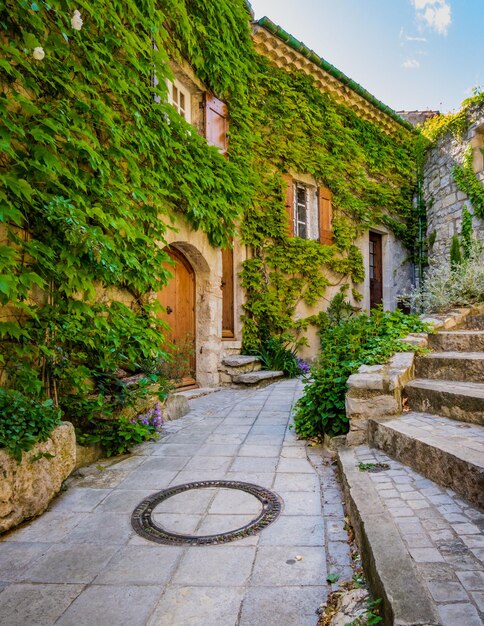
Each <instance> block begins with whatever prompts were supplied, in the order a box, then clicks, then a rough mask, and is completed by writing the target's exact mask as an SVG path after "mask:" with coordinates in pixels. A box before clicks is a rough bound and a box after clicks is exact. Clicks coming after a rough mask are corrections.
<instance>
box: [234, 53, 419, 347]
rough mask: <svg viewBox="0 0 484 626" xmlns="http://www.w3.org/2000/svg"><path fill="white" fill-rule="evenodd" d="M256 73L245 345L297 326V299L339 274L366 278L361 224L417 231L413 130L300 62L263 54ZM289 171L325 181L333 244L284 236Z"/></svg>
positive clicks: (319, 291)
mask: <svg viewBox="0 0 484 626" xmlns="http://www.w3.org/2000/svg"><path fill="white" fill-rule="evenodd" d="M257 77H258V81H257V90H255V89H254V91H253V93H252V97H251V102H252V103H253V108H254V122H253V124H254V129H255V130H256V133H257V141H255V142H254V145H253V150H254V159H255V171H256V174H257V184H256V192H255V199H254V202H253V204H252V205H251V206H250V207H249V208H248V209H247V210H246V213H245V216H244V220H243V223H242V224H241V235H242V238H243V241H244V242H245V243H246V244H248V245H250V246H251V247H252V249H253V250H254V259H250V260H248V261H246V262H245V264H244V269H243V272H242V281H243V286H244V288H245V290H246V293H247V304H246V306H245V320H244V322H245V325H244V347H245V349H246V350H249V351H256V350H257V349H258V347H259V345H260V342H261V340H263V339H264V338H266V337H269V336H272V335H274V334H280V333H284V332H286V331H288V330H290V329H291V328H293V327H294V314H295V311H296V308H297V305H298V304H299V303H300V302H304V303H305V304H307V305H309V306H311V305H314V304H315V303H316V302H317V301H318V300H319V299H320V298H322V297H323V296H324V293H325V290H326V287H327V286H328V285H329V284H339V283H340V282H341V281H342V280H343V278H344V277H348V278H350V280H352V281H353V283H355V284H357V283H360V282H362V281H363V279H364V270H363V261H362V256H361V253H360V251H359V249H358V248H357V247H356V246H355V245H354V241H355V239H356V238H357V237H358V236H359V235H360V234H362V233H363V232H364V231H365V230H368V228H370V227H371V226H376V225H377V224H382V223H383V224H386V225H388V226H389V227H390V228H391V229H392V230H394V231H396V232H398V235H400V236H401V237H402V239H403V240H404V241H405V243H407V245H408V246H409V248H410V249H412V247H413V243H414V240H415V235H416V220H415V215H414V209H413V206H412V196H413V193H414V188H415V182H416V162H415V142H414V139H415V137H414V136H413V135H412V133H410V132H409V131H408V130H406V129H405V128H404V127H402V128H401V129H398V130H397V131H395V133H394V134H393V135H388V134H386V133H385V132H383V130H382V129H381V128H379V127H378V126H377V125H375V124H373V123H371V122H369V121H366V120H364V119H362V118H361V117H359V116H358V115H356V114H355V113H354V112H353V111H351V110H350V109H348V108H347V107H346V106H343V105H341V104H338V103H336V102H335V101H334V99H333V98H332V97H331V96H329V95H328V94H325V93H322V92H321V91H320V90H319V89H318V87H317V86H316V85H315V83H314V81H313V79H312V78H311V77H309V76H307V75H305V74H303V73H302V72H287V71H285V70H282V69H278V68H276V67H274V66H273V65H271V64H270V63H269V62H268V61H267V60H265V59H262V58H260V59H258V62H257ZM288 172H291V173H296V174H303V175H304V174H310V175H311V176H312V177H313V178H314V179H315V181H316V184H318V185H324V186H326V187H328V188H329V189H331V192H332V199H333V211H334V221H333V227H334V245H332V246H323V245H320V244H319V243H318V242H315V241H308V240H303V239H299V238H291V237H288V215H287V212H286V209H285V202H284V198H285V183H284V182H283V179H282V176H281V174H282V173H288ZM329 276H330V277H331V278H329Z"/></svg>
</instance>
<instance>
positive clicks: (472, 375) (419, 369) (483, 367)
mask: <svg viewBox="0 0 484 626" xmlns="http://www.w3.org/2000/svg"><path fill="white" fill-rule="evenodd" d="M415 376H416V377H417V378H431V379H437V380H439V379H440V380H458V381H464V382H470V383H480V382H484V352H432V353H431V354H426V355H424V356H418V357H417V358H416V360H415Z"/></svg>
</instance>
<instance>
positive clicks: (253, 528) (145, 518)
mask: <svg viewBox="0 0 484 626" xmlns="http://www.w3.org/2000/svg"><path fill="white" fill-rule="evenodd" d="M207 488H208V489H210V488H211V489H213V488H222V489H238V490H239V491H245V492H246V493H249V494H251V495H252V496H254V497H255V498H257V499H258V500H259V502H260V503H261V504H262V510H261V512H260V513H259V515H258V516H257V517H255V518H254V519H253V520H251V521H250V522H249V523H248V524H245V525H244V526H241V527H240V528H236V529H235V530H231V531H229V532H224V533H218V534H216V535H182V534H178V533H174V532H171V531H169V530H166V529H165V528H163V527H162V526H159V525H158V524H157V523H156V522H154V521H153V518H152V514H153V512H154V509H155V508H156V507H157V506H158V505H159V504H161V503H162V502H164V501H165V500H167V499H168V498H171V497H172V496H176V495H178V494H180V493H183V492H185V491H189V490H191V489H207ZM281 507H282V500H281V499H280V497H279V496H278V495H277V494H275V493H274V492H272V491H270V490H269V489H265V488H264V487H259V486H258V485H253V484H251V483H242V482H238V481H235V480H202V481H199V482H195V483H185V484H184V485H177V486H175V487H170V488H169V489H164V490H163V491H158V493H154V494H153V495H151V496H149V497H148V498H146V499H145V500H143V502H140V504H138V506H137V507H136V509H135V510H134V511H133V514H132V515H131V525H132V526H133V528H134V530H135V531H136V532H137V533H138V535H141V537H144V538H145V539H149V540H150V541H155V542H156V543H164V544H169V545H190V546H206V545H211V544H217V543H228V542H229V541H235V540H236V539H243V538H244V537H248V536H249V535H255V534H257V533H258V532H259V531H260V530H262V529H263V528H265V527H266V526H268V525H269V524H271V523H272V522H273V521H274V520H275V519H277V517H278V516H279V513H280V512H281Z"/></svg>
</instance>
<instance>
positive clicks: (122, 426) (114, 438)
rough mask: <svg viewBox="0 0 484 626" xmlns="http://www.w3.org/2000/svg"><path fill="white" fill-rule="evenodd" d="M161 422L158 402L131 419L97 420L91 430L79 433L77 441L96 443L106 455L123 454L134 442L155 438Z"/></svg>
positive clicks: (82, 443) (85, 443)
mask: <svg viewBox="0 0 484 626" xmlns="http://www.w3.org/2000/svg"><path fill="white" fill-rule="evenodd" d="M162 424H163V418H162V413H161V407H160V404H159V403H158V404H157V405H156V407H155V408H154V409H150V410H148V411H147V412H146V413H144V414H141V415H138V416H136V417H135V418H133V419H131V420H130V419H127V418H120V419H118V420H114V421H110V420H107V421H101V420H98V421H96V422H95V423H94V425H93V430H92V432H91V433H84V434H81V435H80V436H79V437H78V442H79V443H80V444H81V445H89V444H93V443H98V444H99V445H100V446H101V447H102V448H103V450H104V452H105V453H106V455H107V456H113V455H116V454H123V453H124V452H128V451H129V450H130V449H131V448H132V447H133V446H134V445H136V444H139V443H143V441H149V440H151V439H156V437H157V436H158V430H159V429H160V428H161V426H162Z"/></svg>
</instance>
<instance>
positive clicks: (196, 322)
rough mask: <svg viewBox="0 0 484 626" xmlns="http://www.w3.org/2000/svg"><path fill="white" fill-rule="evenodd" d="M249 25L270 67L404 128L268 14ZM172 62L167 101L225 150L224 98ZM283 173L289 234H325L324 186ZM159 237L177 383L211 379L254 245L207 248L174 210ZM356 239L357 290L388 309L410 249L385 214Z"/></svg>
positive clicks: (238, 307)
mask: <svg viewBox="0 0 484 626" xmlns="http://www.w3.org/2000/svg"><path fill="white" fill-rule="evenodd" d="M251 28H252V38H253V44H254V47H255V50H256V52H257V53H258V54H259V55H261V56H263V57H265V58H266V59H268V60H269V62H270V63H271V64H273V65H274V66H276V67H277V68H280V69H283V70H286V71H288V72H293V71H297V72H302V73H304V74H306V75H309V76H310V77H312V78H313V79H314V81H315V84H316V86H317V88H318V89H319V90H321V92H323V93H326V94H329V95H330V96H331V97H332V98H334V99H335V100H336V101H337V102H338V103H341V104H343V105H345V106H346V107H348V108H350V109H351V110H352V111H354V112H356V113H357V115H358V116H361V118H363V119H365V120H369V121H371V122H372V123H374V124H376V125H378V126H380V127H381V128H382V129H383V130H384V132H386V133H388V134H392V133H393V132H395V130H396V129H397V130H400V131H401V130H402V128H404V129H411V126H410V124H409V123H408V122H406V121H405V120H403V119H402V118H401V117H400V116H398V115H397V114H396V113H395V112H394V111H392V110H391V109H390V108H389V107H387V106H386V105H384V104H383V103H381V102H380V101H378V100H377V99H376V98H375V97H374V96H372V95H371V94H370V93H368V92H367V91H366V90H365V89H363V88H362V87H361V86H360V85H358V84H357V83H355V82H354V81H352V80H351V79H349V78H348V77H347V76H345V75H344V74H343V73H342V72H340V71H339V70H337V69H336V68H335V67H333V66H332V65H330V64H329V63H327V62H326V61H325V60H324V59H322V58H321V57H319V56H318V55H317V54H316V53H315V52H313V51H311V50H309V49H308V48H307V47H306V46H304V44H302V43H301V42H299V41H297V40H296V39H295V38H294V37H292V36H291V35H289V34H288V33H286V32H285V31H283V30H282V29H281V28H279V27H278V26H276V25H275V24H274V23H273V22H271V21H270V20H269V19H268V18H263V19H261V20H259V21H257V22H253V23H252V25H251ZM171 69H172V72H173V75H174V77H175V78H174V81H171V82H170V83H169V84H168V88H169V99H170V102H171V103H172V104H173V106H174V107H175V108H176V109H177V110H178V111H179V113H180V114H181V115H182V116H183V117H185V119H186V120H187V121H189V122H190V123H191V124H192V125H193V126H194V127H195V128H196V129H197V131H198V132H199V133H200V134H202V135H204V136H205V137H206V138H207V141H208V142H209V143H210V144H212V145H215V146H217V147H218V148H219V150H220V151H221V152H222V153H224V154H225V153H226V152H227V150H228V153H227V154H228V158H230V148H229V146H228V145H227V132H228V134H230V129H229V124H230V107H231V103H230V102H227V103H224V102H221V101H220V100H218V99H217V98H216V97H215V96H214V95H213V94H210V92H209V90H208V89H207V87H206V86H205V85H204V84H203V83H202V82H201V81H200V80H199V78H198V77H197V76H196V75H195V73H194V72H193V70H192V69H191V68H190V66H189V65H188V64H187V63H183V62H177V63H175V62H172V64H171ZM284 178H285V180H286V184H287V195H286V208H287V212H288V220H289V233H290V235H291V236H295V237H301V238H303V239H313V240H316V241H320V242H321V244H323V245H324V244H331V243H332V241H333V234H332V206H331V204H332V198H331V190H330V189H328V188H326V187H324V186H321V185H320V184H318V182H317V181H316V180H315V179H314V177H312V176H311V175H309V174H308V173H307V172H305V171H290V172H289V173H287V172H286V173H284ZM167 240H168V244H169V246H168V247H167V251H168V252H169V254H170V256H171V257H172V259H173V261H175V264H176V265H175V269H174V270H173V269H172V271H173V272H174V278H173V280H172V281H171V283H170V284H169V285H168V287H167V288H166V289H165V290H163V292H161V293H160V294H159V296H158V297H159V300H160V302H161V304H162V305H163V306H164V307H165V309H166V315H165V316H164V319H165V320H166V322H167V323H168V324H169V325H170V326H171V328H172V331H171V335H170V339H171V340H172V341H174V342H175V343H183V342H184V341H185V338H187V337H188V338H189V341H192V338H193V347H194V354H195V357H194V358H193V359H192V367H193V371H194V372H195V376H194V379H195V380H193V379H190V377H188V378H186V379H185V383H186V384H187V385H189V384H193V383H195V382H196V383H198V384H199V385H201V386H215V385H217V384H218V383H219V367H220V362H221V360H222V359H223V358H224V356H227V355H231V354H239V353H240V352H241V349H242V319H241V317H242V315H243V313H244V303H245V298H246V294H245V292H244V290H243V288H242V287H241V279H240V272H241V270H242V267H243V263H244V261H246V260H247V259H248V258H250V257H251V254H252V251H251V249H250V247H248V246H246V245H244V244H243V243H242V242H241V240H240V239H239V238H236V239H235V240H234V242H233V248H232V249H230V250H221V249H218V248H214V247H213V246H211V245H210V244H209V242H208V239H207V236H206V235H205V234H204V233H203V232H200V231H194V230H193V229H192V228H191V227H190V225H189V224H188V223H187V222H186V221H185V220H184V219H183V218H182V217H180V218H179V219H178V220H177V223H176V230H175V231H172V232H171V233H168V235H167ZM355 244H356V246H357V247H358V248H359V250H360V252H361V254H362V257H363V263H364V269H365V278H364V281H363V283H361V284H359V285H356V289H357V290H358V291H359V292H360V294H361V304H360V306H362V307H363V308H365V309H369V308H370V307H372V306H375V305H376V304H380V303H381V304H383V306H384V307H385V308H386V309H394V308H396V304H397V295H398V294H399V293H401V292H402V291H404V290H405V289H406V288H408V286H409V284H410V282H411V270H412V268H411V263H410V262H409V261H408V258H409V252H408V250H407V249H406V248H405V246H404V245H403V244H402V243H401V242H400V241H399V239H398V238H397V237H396V236H395V235H394V234H393V233H392V231H391V230H390V229H389V228H388V227H387V226H385V225H384V224H377V225H374V226H372V227H371V229H369V230H367V231H366V232H365V233H364V234H363V235H361V236H360V237H359V238H358V240H357V241H356V242H355ZM335 282H338V281H335ZM340 286H341V283H340V282H338V285H336V286H334V287H330V288H329V289H328V291H327V294H325V299H324V300H319V301H318V302H317V303H316V304H314V305H312V306H307V305H305V304H304V303H300V304H299V305H298V308H297V312H296V317H297V318H306V317H308V316H311V315H315V314H317V313H318V312H319V311H321V310H323V309H324V308H325V307H326V306H327V303H328V301H329V299H330V298H331V297H332V295H334V294H335V293H336V292H337V291H338V290H339V288H340ZM307 338H308V346H307V347H305V348H303V349H302V355H303V356H304V357H306V358H312V357H314V356H315V355H316V354H317V351H318V338H317V334H316V329H315V328H314V329H313V328H311V327H310V328H309V329H308V330H307Z"/></svg>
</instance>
